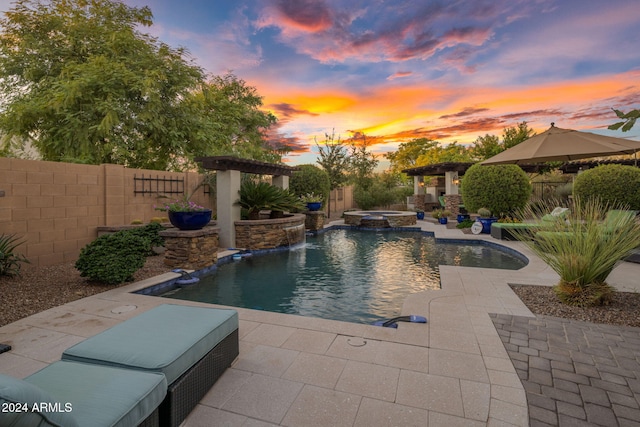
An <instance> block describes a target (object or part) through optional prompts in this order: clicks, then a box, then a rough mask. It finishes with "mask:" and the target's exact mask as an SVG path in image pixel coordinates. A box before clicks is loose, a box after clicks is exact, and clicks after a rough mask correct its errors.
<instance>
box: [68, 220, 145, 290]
mask: <svg viewBox="0 0 640 427" xmlns="http://www.w3.org/2000/svg"><path fill="white" fill-rule="evenodd" d="M149 247H150V245H149V241H148V240H147V239H144V238H142V237H140V236H137V235H136V234H135V233H131V232H130V231H118V232H116V233H113V234H105V235H103V236H100V237H98V238H97V239H96V240H94V241H93V242H91V243H89V244H88V245H87V246H85V247H84V248H82V250H81V251H80V256H79V258H78V260H77V261H76V264H75V267H76V268H77V269H78V270H79V271H80V275H81V276H82V277H88V278H89V279H91V280H96V281H99V282H103V283H107V284H110V285H116V284H119V283H122V282H125V281H127V280H131V278H132V277H133V273H135V272H136V271H138V270H139V269H140V268H142V267H143V266H144V262H145V254H146V253H148V251H149Z"/></svg>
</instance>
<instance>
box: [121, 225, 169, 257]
mask: <svg viewBox="0 0 640 427" xmlns="http://www.w3.org/2000/svg"><path fill="white" fill-rule="evenodd" d="M162 230H165V228H164V226H163V225H162V224H160V223H157V222H150V223H149V224H147V225H145V226H144V227H138V228H134V229H131V230H126V231H125V232H126V233H131V234H133V235H134V236H138V237H140V238H142V239H144V241H145V242H146V243H147V250H146V252H145V255H155V252H153V248H154V247H157V246H164V239H163V238H162V237H160V234H159V233H160V232H161V231H162Z"/></svg>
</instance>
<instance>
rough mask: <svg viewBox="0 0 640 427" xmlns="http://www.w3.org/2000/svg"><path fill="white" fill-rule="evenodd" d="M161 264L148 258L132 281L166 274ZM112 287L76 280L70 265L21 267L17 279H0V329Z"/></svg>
mask: <svg viewBox="0 0 640 427" xmlns="http://www.w3.org/2000/svg"><path fill="white" fill-rule="evenodd" d="M163 260H164V257H162V256H152V257H148V258H147V261H146V263H145V265H144V267H142V268H141V269H140V270H138V271H137V272H136V273H135V275H134V280H135V281H138V280H142V279H146V278H149V277H153V276H157V275H159V274H162V273H166V272H168V271H170V270H171V269H170V268H169V267H167V266H165V265H164V263H163ZM126 284H127V283H125V285H126ZM114 287H117V286H114V285H105V284H100V283H95V282H90V281H88V280H87V279H86V278H84V277H80V272H79V271H78V270H76V268H75V267H74V263H73V262H70V263H65V264H59V265H54V266H50V267H33V266H30V265H29V264H23V265H22V272H21V274H20V276H14V277H7V276H0V307H2V309H1V310H0V326H3V325H6V324H8V323H12V322H15V321H16V320H19V319H22V318H23V317H27V316H31V315H32V314H35V313H39V312H41V311H44V310H47V309H49V308H52V307H57V306H59V305H62V304H65V303H68V302H71V301H75V300H77V299H80V298H84V297H88V296H91V295H95V294H99V293H101V292H104V291H108V290H109V289H113V288H114Z"/></svg>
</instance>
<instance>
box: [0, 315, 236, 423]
mask: <svg viewBox="0 0 640 427" xmlns="http://www.w3.org/2000/svg"><path fill="white" fill-rule="evenodd" d="M237 355H238V313H237V312H236V311H235V310H221V309H214V308H205V307H190V306H184V305H175V304H164V305H160V306H158V307H155V308H153V309H151V310H149V311H147V312H145V313H142V314H140V315H139V316H136V317H134V318H131V319H129V320H127V321H124V322H122V323H120V324H118V325H116V326H114V327H112V328H110V329H107V330H106V331H104V332H102V333H99V334H97V335H95V336H93V337H91V338H88V339H86V340H84V341H82V342H80V343H78V344H76V345H74V346H73V347H71V348H69V349H67V350H66V351H65V352H64V353H63V355H62V360H61V361H59V362H55V363H53V364H51V365H49V366H48V367H46V368H44V369H42V370H41V371H39V372H36V373H35V374H33V375H31V376H29V377H27V378H25V379H24V380H19V379H16V378H12V377H8V376H5V375H0V402H7V404H9V403H11V404H14V406H13V407H15V404H16V403H18V402H22V403H26V404H27V407H28V408H29V409H32V408H33V405H34V404H39V402H43V403H45V408H44V409H45V410H44V411H36V412H28V413H18V412H16V411H14V412H12V413H1V412H0V426H20V427H31V426H34V427H36V426H37V427H45V426H54V427H60V426H64V427H75V426H80V427H85V426H91V427H103V426H104V427H134V426H138V425H140V426H144V427H147V426H158V425H159V426H174V427H175V426H178V425H179V424H180V423H181V422H182V421H183V420H184V419H185V418H186V417H187V415H188V414H189V412H191V410H192V409H193V408H194V407H195V406H196V405H197V403H198V402H199V401H200V400H201V399H202V397H203V396H204V395H205V394H206V393H207V391H208V390H209V389H210V388H211V386H212V385H213V384H214V383H215V382H216V380H217V379H218V378H219V377H220V376H221V375H222V374H223V373H224V371H225V370H226V369H227V368H228V367H229V366H230V365H231V363H232V362H233V360H234V359H235V358H236V357H237ZM47 402H50V403H51V405H48V403H47ZM56 403H57V404H58V405H59V406H58V407H56V406H55V404H56ZM67 403H68V404H70V405H71V409H72V411H71V412H65V409H67V408H66V407H65V404H67ZM54 409H55V410H54Z"/></svg>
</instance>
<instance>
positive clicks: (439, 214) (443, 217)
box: [431, 209, 451, 225]
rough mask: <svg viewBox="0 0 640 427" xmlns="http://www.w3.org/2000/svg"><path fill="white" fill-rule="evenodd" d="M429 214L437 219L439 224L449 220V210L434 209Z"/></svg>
mask: <svg viewBox="0 0 640 427" xmlns="http://www.w3.org/2000/svg"><path fill="white" fill-rule="evenodd" d="M431 216H432V217H434V218H435V219H437V220H438V222H439V223H440V224H443V225H444V224H447V223H448V222H449V216H451V212H450V211H448V210H446V209H436V210H434V211H433V212H431Z"/></svg>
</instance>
